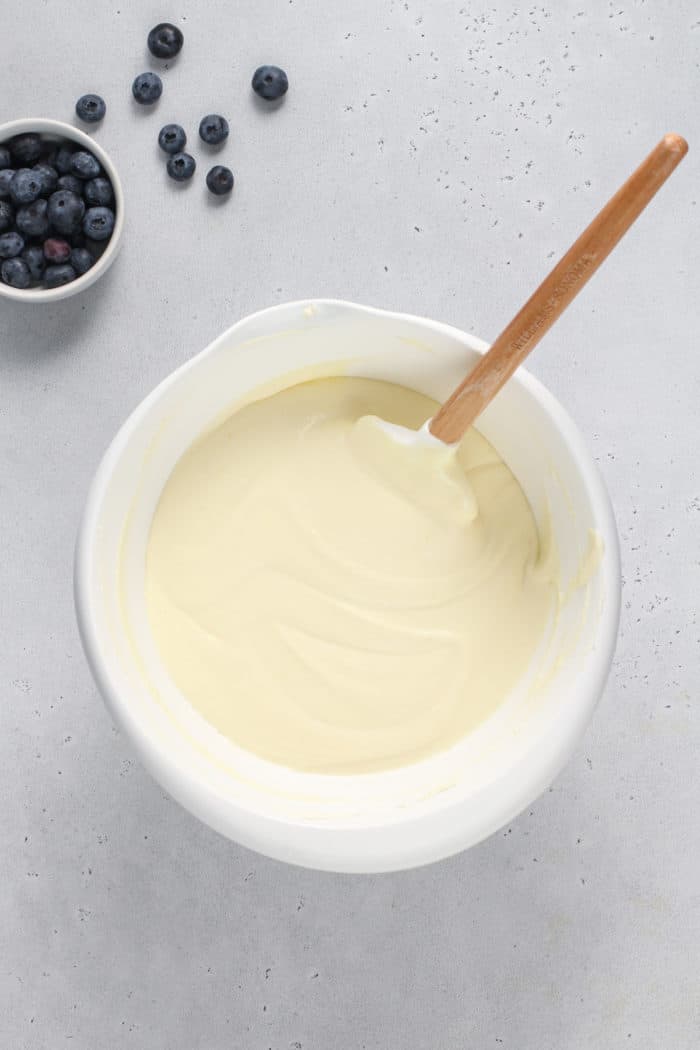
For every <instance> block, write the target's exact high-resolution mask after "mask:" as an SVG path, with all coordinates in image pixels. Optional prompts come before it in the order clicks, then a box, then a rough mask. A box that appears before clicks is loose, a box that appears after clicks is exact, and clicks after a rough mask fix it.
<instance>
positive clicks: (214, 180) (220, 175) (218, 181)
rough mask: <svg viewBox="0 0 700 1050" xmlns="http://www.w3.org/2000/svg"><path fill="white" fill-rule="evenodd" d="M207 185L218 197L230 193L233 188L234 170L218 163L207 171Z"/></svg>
mask: <svg viewBox="0 0 700 1050" xmlns="http://www.w3.org/2000/svg"><path fill="white" fill-rule="evenodd" d="M207 187H208V189H209V190H210V191H211V193H214V194H216V196H217V197H222V196H223V195H224V194H225V193H230V192H231V190H232V189H233V172H232V171H231V169H230V168H225V167H224V166H223V164H216V165H215V166H214V167H213V168H212V169H211V171H209V172H207Z"/></svg>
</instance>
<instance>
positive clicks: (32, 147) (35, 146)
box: [9, 132, 42, 168]
mask: <svg viewBox="0 0 700 1050" xmlns="http://www.w3.org/2000/svg"><path fill="white" fill-rule="evenodd" d="M9 145H10V153H11V154H12V159H13V160H14V162H15V164H16V165H17V166H20V165H21V167H23V168H28V167H29V166H30V165H31V164H36V162H37V161H38V160H39V157H40V156H41V150H42V145H41V139H40V138H39V136H38V135H35V134H34V133H33V132H32V133H30V134H29V135H17V137H16V138H14V139H12V140H11V142H10V144H9Z"/></svg>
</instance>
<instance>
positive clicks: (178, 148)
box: [158, 124, 187, 153]
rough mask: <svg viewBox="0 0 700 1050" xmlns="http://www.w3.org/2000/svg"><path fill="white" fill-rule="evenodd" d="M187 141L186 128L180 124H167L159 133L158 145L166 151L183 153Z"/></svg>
mask: <svg viewBox="0 0 700 1050" xmlns="http://www.w3.org/2000/svg"><path fill="white" fill-rule="evenodd" d="M186 143H187V135H186V134H185V129H184V128H181V127H180V125H179V124H166V125H165V127H163V128H161V129H160V131H159V133H158V145H159V146H160V148H161V149H162V150H165V152H166V153H181V152H182V150H183V149H184V148H185V144H186Z"/></svg>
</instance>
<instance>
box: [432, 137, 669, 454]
mask: <svg viewBox="0 0 700 1050" xmlns="http://www.w3.org/2000/svg"><path fill="white" fill-rule="evenodd" d="M687 152H688V144H687V142H686V141H685V139H683V138H681V136H680V135H665V136H664V137H663V138H662V139H661V142H659V144H658V146H656V148H655V149H653V150H652V151H651V153H650V154H649V156H648V157H647V158H646V160H645V161H643V162H642V163H641V164H640V166H639V167H638V168H637V170H636V171H635V172H634V173H633V174H632V175H631V176H630V177H629V179H628V180H627V182H626V183H625V184H624V185H623V186H622V187H621V188H620V189H619V190H618V191H617V193H616V194H615V196H614V197H612V199H611V200H610V201H608V203H607V204H606V205H605V207H604V208H603V210H602V211H600V212H599V213H598V215H596V217H595V219H594V220H593V222H592V223H591V224H590V226H588V227H587V229H585V230H584V232H583V233H582V234H581V236H580V237H579V238H578V240H577V241H576V242H575V243H574V244H573V245H572V246H571V248H569V250H568V252H567V253H566V255H565V256H564V257H563V258H562V259H561V260H560V262H558V263H557V265H556V266H555V267H554V269H553V270H552V272H551V273H550V274H549V276H548V277H545V279H544V281H543V282H542V284H541V285H540V286H539V288H538V289H537V291H536V292H535V293H534V295H532V296H531V297H530V298H529V299H528V301H527V302H526V303H525V305H524V306H523V308H522V310H521V311H520V313H518V314H517V315H516V316H515V317H514V318H513V320H512V321H511V322H510V324H509V325H508V326H507V327H506V328H504V330H503V331H502V332H501V334H500V335H499V337H498V339H496V341H495V343H493V345H492V346H491V348H490V349H489V351H488V352H487V353H486V354H485V355H484V356H483V357H482V358H481V360H480V361H479V363H478V364H477V365H476V367H475V368H474V370H473V371H472V372H471V373H470V375H468V376H467V378H466V379H465V380H464V382H463V383H461V384H460V386H458V387H457V389H456V390H455V391H454V393H453V394H452V395H451V397H450V398H448V400H447V401H446V402H445V403H444V405H443V406H442V407H441V408H440V410H439V411H438V412H437V413H436V414H435V416H434V418H433V420H432V422H431V424H430V430H431V433H433V434H434V435H435V437H437V438H440V439H441V440H442V441H445V442H447V443H448V444H449V443H451V442H454V441H458V440H459V439H460V438H461V437H462V435H463V434H464V432H465V431H466V429H467V427H469V426H470V425H471V424H472V423H473V422H474V420H475V419H476V418H477V416H478V415H479V414H480V413H481V412H482V410H483V409H484V408H485V407H486V405H487V404H488V403H489V401H491V399H492V398H493V397H494V396H495V395H496V394H497V393H498V391H499V390H500V389H501V387H502V386H503V384H504V383H505V382H506V380H507V379H509V378H510V376H511V375H512V374H513V372H514V371H515V369H516V368H517V367H518V365H520V364H521V363H522V361H524V359H525V358H526V357H527V355H528V354H529V353H530V351H531V350H532V349H534V347H535V346H536V345H537V344H538V343H539V341H540V339H541V338H542V336H543V335H544V334H545V332H547V331H548V330H549V329H550V328H551V326H552V325H553V324H554V322H555V321H556V320H557V318H558V317H559V316H560V314H561V313H563V311H564V310H565V309H566V307H567V306H568V305H569V303H570V302H571V300H572V299H574V298H575V296H576V295H578V293H579V292H580V291H581V289H582V288H583V286H584V285H585V284H586V282H587V281H588V280H590V278H591V277H592V276H593V274H594V273H595V272H596V270H597V269H598V267H599V266H600V264H601V263H602V262H603V260H604V259H605V258H607V256H608V255H609V254H610V252H611V251H612V250H613V248H614V247H615V245H616V244H617V243H618V241H619V240H620V239H621V238H622V236H623V235H624V234H625V233H626V232H627V230H628V229H629V228H630V226H631V225H632V223H633V222H634V221H635V219H636V218H637V217H638V216H639V214H640V212H641V211H642V210H643V209H644V208H645V207H646V205H647V204H648V203H649V201H650V200H651V198H652V197H653V196H654V194H655V193H656V191H657V190H658V189H659V187H660V186H662V185H663V183H664V182H665V181H666V179H667V178H668V177H669V175H670V174H671V172H672V171H673V170H674V169H675V168H676V166H677V165H678V164H679V163H680V161H681V160H682V159H683V157H684V156H685V154H686V153H687Z"/></svg>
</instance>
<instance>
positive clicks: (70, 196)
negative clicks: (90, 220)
mask: <svg viewBox="0 0 700 1050" xmlns="http://www.w3.org/2000/svg"><path fill="white" fill-rule="evenodd" d="M84 215H85V203H84V201H83V200H82V199H81V198H80V197H79V196H78V195H77V193H72V192H71V191H70V190H56V192H55V193H52V194H51V196H50V197H49V222H50V223H51V225H52V226H53V228H54V230H56V231H57V232H58V233H62V234H64V235H66V234H69V233H73V232H74V231H75V230H78V229H80V224H81V223H82V221H83V216H84Z"/></svg>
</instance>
